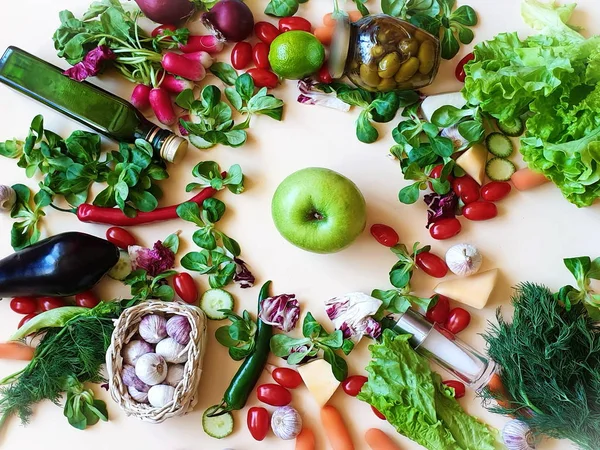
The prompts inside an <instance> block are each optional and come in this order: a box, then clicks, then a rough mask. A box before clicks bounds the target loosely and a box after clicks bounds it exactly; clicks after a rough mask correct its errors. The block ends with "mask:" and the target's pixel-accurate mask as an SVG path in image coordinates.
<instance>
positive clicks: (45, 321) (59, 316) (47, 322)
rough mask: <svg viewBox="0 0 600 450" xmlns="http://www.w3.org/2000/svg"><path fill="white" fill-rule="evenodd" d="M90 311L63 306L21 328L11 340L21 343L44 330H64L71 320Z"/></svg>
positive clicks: (45, 313)
mask: <svg viewBox="0 0 600 450" xmlns="http://www.w3.org/2000/svg"><path fill="white" fill-rule="evenodd" d="M89 311H90V309H89V308H82V307H80V306H63V307H61V308H55V309H51V310H49V311H44V312H43V313H41V314H38V315H37V316H35V317H34V318H33V319H31V320H30V321H28V322H27V323H26V324H24V325H23V326H22V327H21V328H19V329H18V330H17V332H16V333H15V334H13V335H12V336H11V337H10V340H11V341H20V340H21V339H24V338H25V337H26V336H29V335H30V334H32V333H36V332H38V331H40V330H42V329H44V328H62V327H64V326H65V325H66V324H67V322H68V321H69V320H71V319H73V318H74V317H77V316H79V315H81V314H84V313H86V312H89Z"/></svg>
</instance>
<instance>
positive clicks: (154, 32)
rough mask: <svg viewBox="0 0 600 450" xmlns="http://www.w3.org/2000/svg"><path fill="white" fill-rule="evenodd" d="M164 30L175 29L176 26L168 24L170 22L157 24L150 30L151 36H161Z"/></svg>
mask: <svg viewBox="0 0 600 450" xmlns="http://www.w3.org/2000/svg"><path fill="white" fill-rule="evenodd" d="M165 30H169V31H177V27H176V26H175V25H170V24H166V23H165V24H163V25H159V26H157V27H156V28H155V29H154V30H152V33H151V36H152V37H157V36H161V35H162V34H163V33H164V32H165ZM165 40H166V39H165Z"/></svg>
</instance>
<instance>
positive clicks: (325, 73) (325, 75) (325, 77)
mask: <svg viewBox="0 0 600 450" xmlns="http://www.w3.org/2000/svg"><path fill="white" fill-rule="evenodd" d="M317 78H318V79H319V81H320V82H321V83H325V84H330V83H331V82H332V81H333V78H332V77H331V74H330V73H329V65H328V64H327V61H325V63H324V64H323V65H322V66H321V68H320V69H319V71H318V72H317Z"/></svg>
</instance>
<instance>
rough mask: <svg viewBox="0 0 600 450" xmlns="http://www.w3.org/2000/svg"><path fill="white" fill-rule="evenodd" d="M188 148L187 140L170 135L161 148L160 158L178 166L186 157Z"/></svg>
mask: <svg viewBox="0 0 600 450" xmlns="http://www.w3.org/2000/svg"><path fill="white" fill-rule="evenodd" d="M187 148H188V141H187V140H185V139H183V138H181V137H179V136H176V135H174V134H170V135H169V136H167V137H166V138H165V140H164V141H163V143H162V145H161V147H160V157H161V158H162V159H164V160H165V161H167V162H170V163H173V164H177V163H178V162H180V161H181V160H182V159H183V157H184V156H185V153H186V152H187Z"/></svg>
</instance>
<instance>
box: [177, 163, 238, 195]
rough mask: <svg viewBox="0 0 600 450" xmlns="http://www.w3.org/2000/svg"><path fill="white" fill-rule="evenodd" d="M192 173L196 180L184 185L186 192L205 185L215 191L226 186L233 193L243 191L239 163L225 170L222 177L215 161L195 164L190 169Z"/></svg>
mask: <svg viewBox="0 0 600 450" xmlns="http://www.w3.org/2000/svg"><path fill="white" fill-rule="evenodd" d="M192 175H194V176H195V177H196V178H197V179H198V181H197V182H194V183H189V184H188V185H187V186H186V187H185V191H186V192H190V191H192V190H194V189H202V188H205V187H212V188H213V189H216V190H217V191H220V190H221V189H223V188H224V187H227V189H229V190H230V191H231V192H233V193H234V194H241V193H242V192H244V175H243V173H242V168H241V167H240V166H239V164H234V165H232V166H231V167H230V168H229V170H228V171H227V175H225V177H223V174H222V173H221V169H220V167H219V165H218V164H217V163H216V162H214V161H202V162H199V163H198V164H196V166H195V167H194V169H193V170H192Z"/></svg>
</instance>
